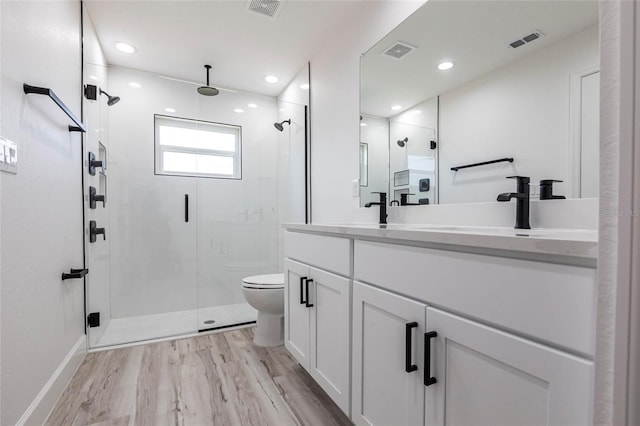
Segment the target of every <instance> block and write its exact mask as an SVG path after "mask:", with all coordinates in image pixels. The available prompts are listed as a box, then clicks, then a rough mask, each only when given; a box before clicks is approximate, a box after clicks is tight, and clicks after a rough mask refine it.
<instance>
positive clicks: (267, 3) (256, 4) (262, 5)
mask: <svg viewBox="0 0 640 426" xmlns="http://www.w3.org/2000/svg"><path fill="white" fill-rule="evenodd" d="M282 3H283V2H282V1H281V0H249V2H248V3H247V10H249V11H251V12H256V13H259V14H261V15H264V16H268V17H269V18H273V19H275V18H276V16H278V13H279V12H280V9H281V8H282V7H281V6H282Z"/></svg>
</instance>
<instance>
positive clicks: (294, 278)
mask: <svg viewBox="0 0 640 426" xmlns="http://www.w3.org/2000/svg"><path fill="white" fill-rule="evenodd" d="M308 278H311V277H310V276H309V267H308V266H306V265H304V264H302V263H298V262H294V261H292V260H289V259H285V261H284V285H285V292H284V318H285V323H284V346H285V347H286V348H287V349H288V350H289V352H290V353H291V355H293V357H294V358H295V359H296V360H297V361H298V362H299V363H300V365H302V366H303V367H304V368H305V369H306V370H308V369H309V308H307V304H306V303H304V300H306V295H305V281H306V280H307V279H308Z"/></svg>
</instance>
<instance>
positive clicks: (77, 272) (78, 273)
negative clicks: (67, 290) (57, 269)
mask: <svg viewBox="0 0 640 426" xmlns="http://www.w3.org/2000/svg"><path fill="white" fill-rule="evenodd" d="M88 273H89V270H88V269H73V268H71V269H70V270H69V273H66V272H63V273H62V281H64V280H69V279H73V278H82V277H84V276H85V275H87V274H88Z"/></svg>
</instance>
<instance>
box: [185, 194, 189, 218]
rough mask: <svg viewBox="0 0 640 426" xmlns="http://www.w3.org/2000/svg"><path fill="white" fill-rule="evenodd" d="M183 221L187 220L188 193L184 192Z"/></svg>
mask: <svg viewBox="0 0 640 426" xmlns="http://www.w3.org/2000/svg"><path fill="white" fill-rule="evenodd" d="M184 221H185V222H189V194H184Z"/></svg>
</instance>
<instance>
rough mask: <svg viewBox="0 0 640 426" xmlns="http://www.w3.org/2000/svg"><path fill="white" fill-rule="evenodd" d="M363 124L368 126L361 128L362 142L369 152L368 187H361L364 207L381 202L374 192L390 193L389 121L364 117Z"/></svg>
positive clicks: (361, 201)
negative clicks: (367, 204)
mask: <svg viewBox="0 0 640 426" xmlns="http://www.w3.org/2000/svg"><path fill="white" fill-rule="evenodd" d="M362 123H365V124H366V126H360V142H362V143H366V144H367V151H368V155H367V156H368V167H367V169H368V170H367V175H368V185H367V186H360V203H361V205H364V204H365V203H369V202H374V201H379V200H380V197H379V196H378V194H372V192H387V193H388V192H389V120H387V119H386V118H379V117H374V116H371V115H363V116H362ZM360 184H361V185H362V182H360ZM391 199H392V198H389V201H391ZM376 208H377V207H376Z"/></svg>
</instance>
